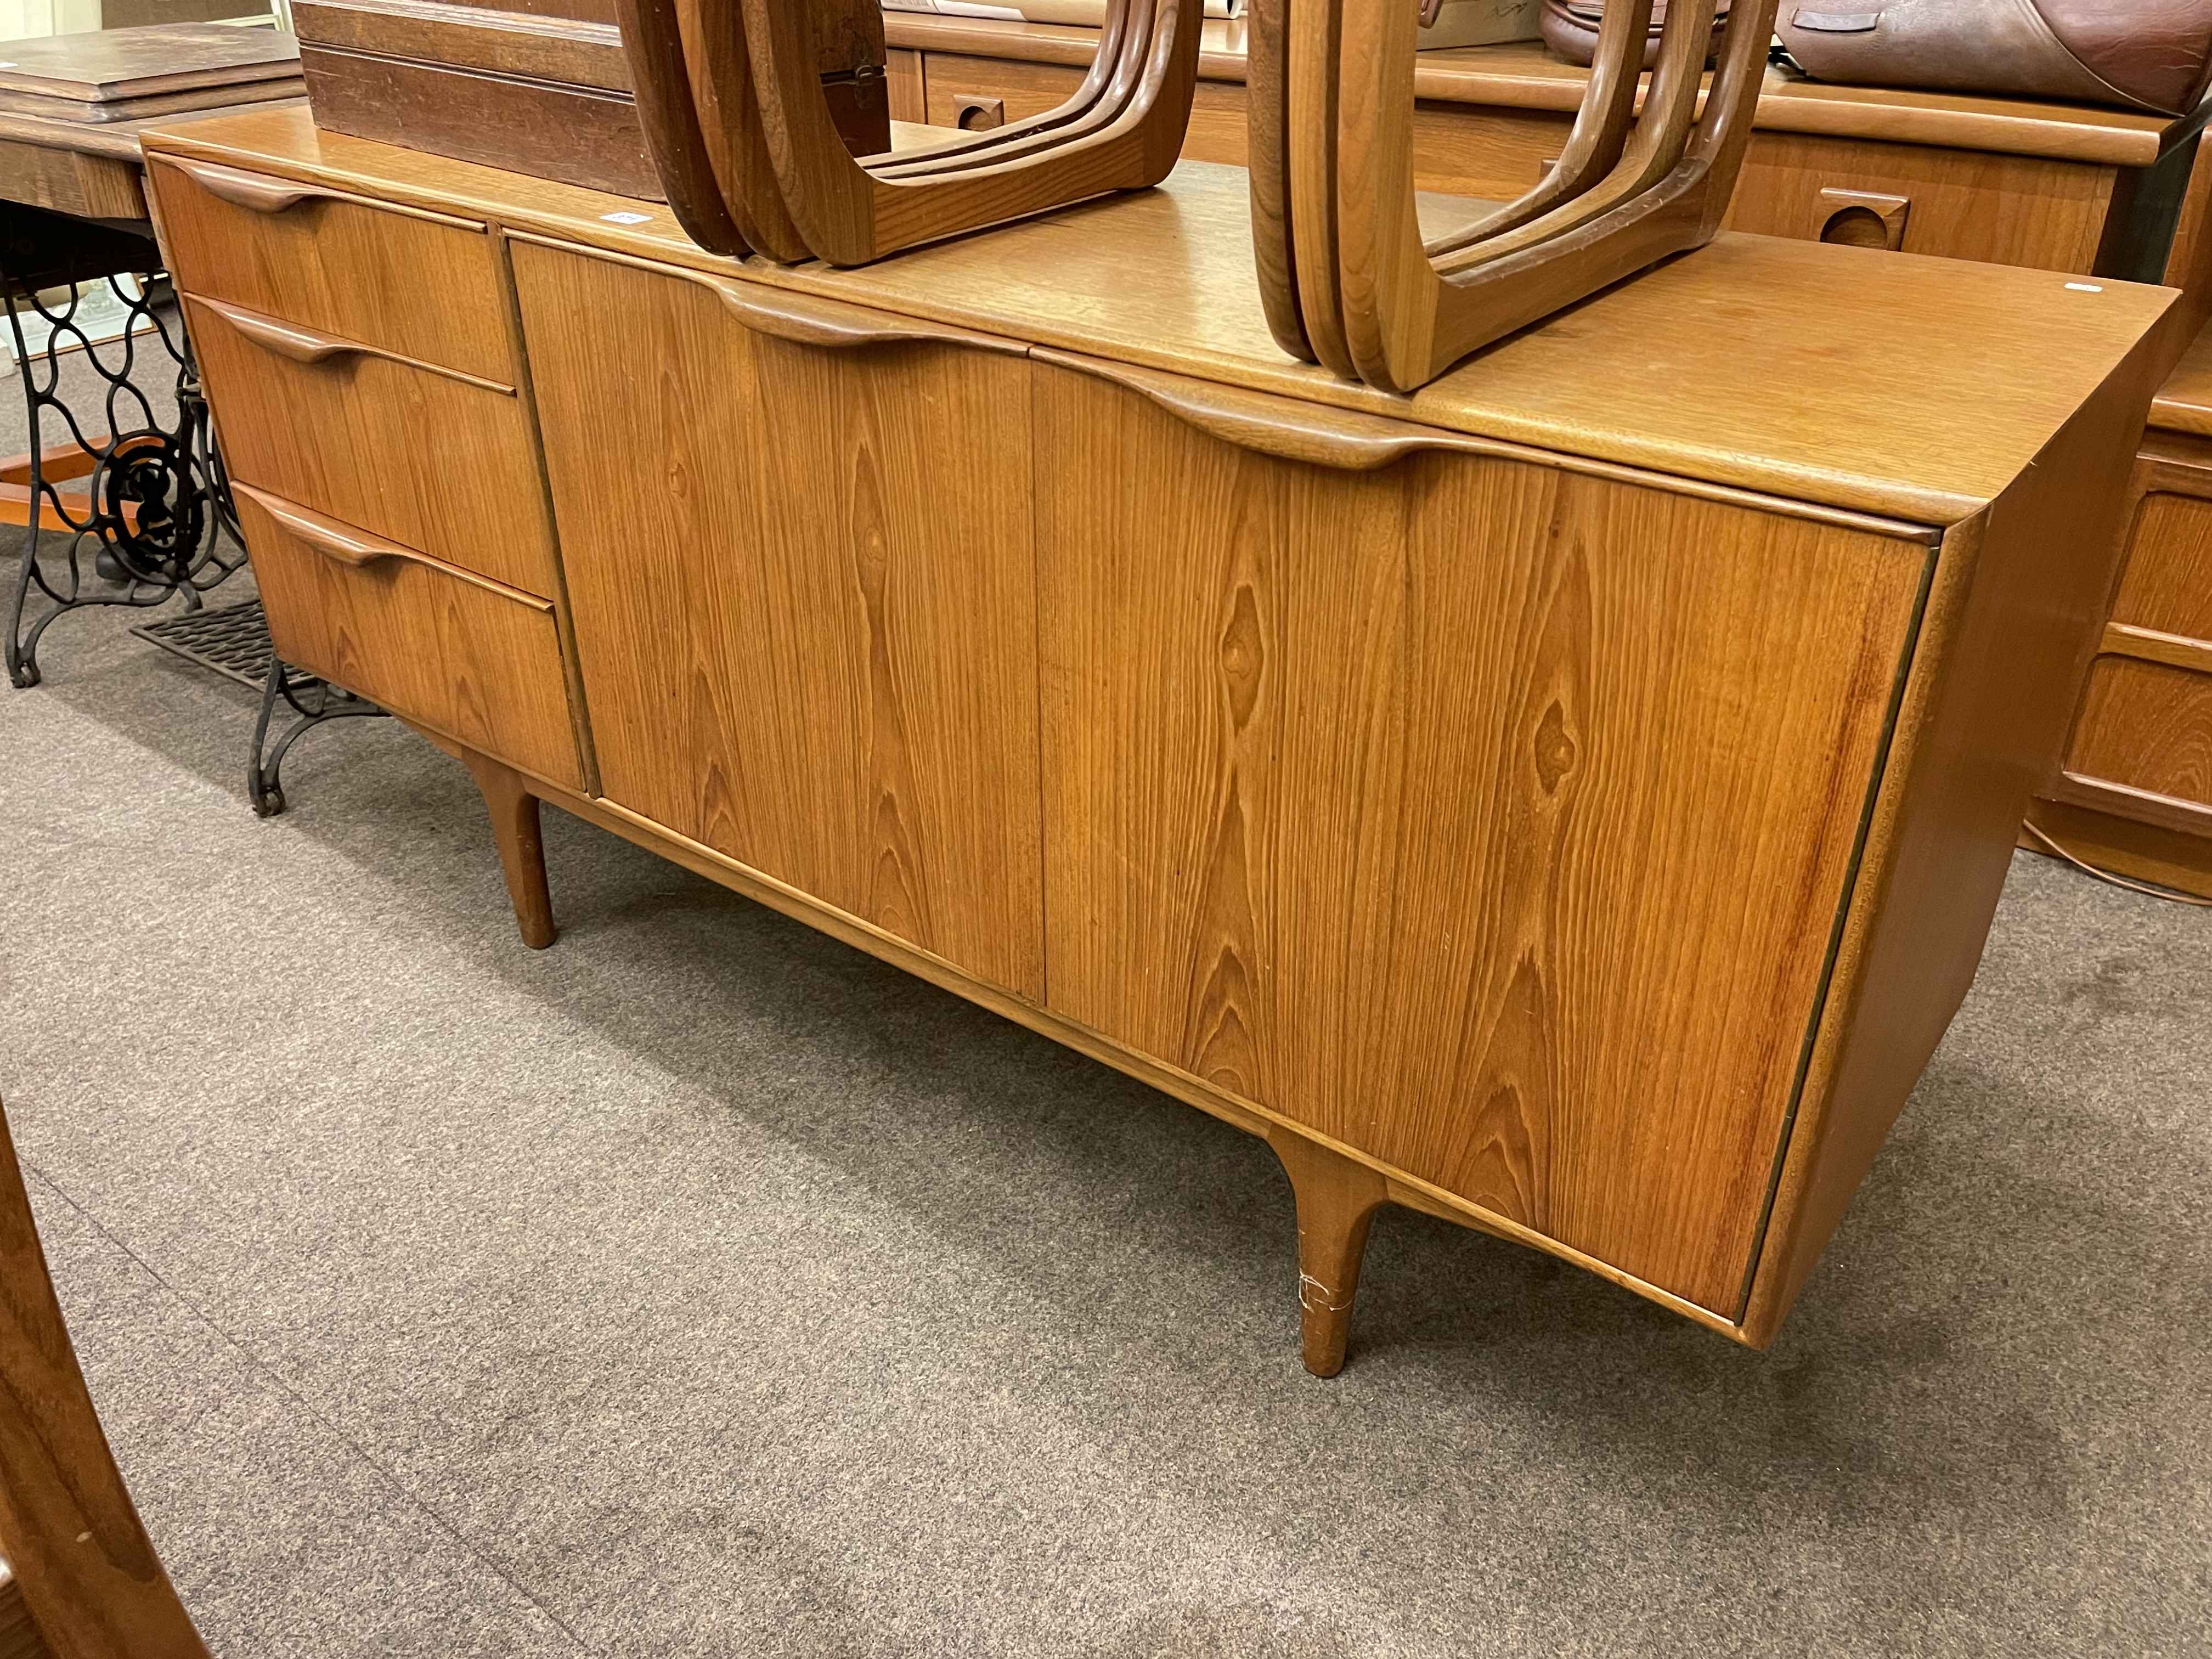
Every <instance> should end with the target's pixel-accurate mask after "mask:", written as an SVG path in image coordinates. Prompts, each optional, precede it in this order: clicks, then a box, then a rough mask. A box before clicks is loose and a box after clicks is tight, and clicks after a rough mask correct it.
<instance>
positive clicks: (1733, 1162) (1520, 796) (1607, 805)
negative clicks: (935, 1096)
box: [1036, 365, 1929, 1313]
mask: <svg viewBox="0 0 2212 1659" xmlns="http://www.w3.org/2000/svg"><path fill="white" fill-rule="evenodd" d="M1036 409H1037V421H1036V445H1037V451H1036V453H1037V455H1038V458H1039V468H1040V471H1039V476H1040V480H1041V483H1040V486H1039V499H1038V531H1039V533H1038V542H1039V556H1040V605H1039V614H1040V618H1041V623H1042V657H1043V663H1044V671H1045V678H1046V688H1047V690H1046V710H1045V765H1046V777H1045V782H1046V802H1047V805H1046V825H1047V836H1046V890H1047V938H1048V955H1049V960H1050V962H1051V973H1052V981H1051V982H1052V997H1051V1006H1053V1008H1054V1010H1055V1011H1057V1012H1062V1013H1065V1014H1066V1015H1067V1016H1069V1017H1070V1018H1074V1019H1077V1020H1079V1021H1081V1022H1083V1023H1085V1024H1088V1025H1091V1026H1094V1027H1096V1028H1097V1029H1098V1030H1102V1031H1103V1032H1105V1033H1107V1034H1108V1035H1109V1036H1114V1037H1115V1038H1118V1039H1119V1040H1121V1041H1122V1042H1127V1043H1129V1044H1130V1045H1132V1046H1133V1047H1135V1048H1139V1049H1141V1050H1143V1051H1144V1052H1146V1053H1147V1054H1155V1055H1158V1056H1159V1057H1160V1058H1162V1059H1164V1060H1169V1061H1170V1062H1171V1063H1172V1064H1175V1065H1176V1066H1182V1067H1184V1068H1185V1069H1187V1070H1188V1071H1191V1072H1193V1073H1196V1074H1198V1075H1199V1076H1200V1077H1203V1078H1205V1079H1208V1080H1209V1081H1212V1082H1213V1083H1215V1084H1217V1085H1219V1086H1221V1087H1223V1088H1225V1089H1227V1090H1229V1091H1231V1092H1233V1093H1236V1094H1238V1095H1240V1096H1243V1097H1247V1098H1250V1099H1253V1100H1256V1101H1258V1102H1260V1103H1262V1104H1264V1105H1267V1107H1269V1108H1271V1109H1274V1110H1277V1111H1279V1112H1281V1113H1283V1114H1285V1115H1287V1116H1289V1117H1291V1118H1293V1119H1295V1120H1296V1121H1299V1122H1302V1123H1304V1124H1307V1125H1310V1127H1314V1128H1315V1129H1316V1130H1319V1131H1321V1132H1322V1133H1325V1134H1327V1135H1328V1136H1331V1137H1333V1138H1334V1139H1338V1140H1340V1141H1342V1142H1344V1143H1345V1144H1346V1145H1348V1146H1352V1147H1355V1148H1357V1149H1358V1150H1360V1151H1363V1152H1368V1153H1370V1154H1372V1155H1374V1156H1376V1157H1377V1158H1382V1159H1383V1160H1385V1161H1387V1162H1388V1163H1389V1164H1392V1165H1393V1166H1395V1167H1396V1168H1399V1169H1401V1170H1406V1171H1407V1172H1408V1173H1410V1174H1413V1175H1415V1176H1419V1177H1420V1178H1422V1179H1423V1180H1425V1181H1430V1182H1434V1183H1436V1184H1437V1185H1438V1186H1441V1187H1443V1188H1447V1189H1449V1191H1451V1192H1454V1193H1456V1194H1460V1195H1461V1196H1462V1197H1465V1198H1467V1199H1468V1200H1472V1201H1474V1202H1475V1203H1477V1204H1480V1205H1481V1206H1484V1207H1485V1208H1486V1209H1488V1210H1490V1211H1491V1212H1493V1213H1495V1214H1498V1215H1500V1216H1503V1217H1505V1218H1509V1219H1511V1220H1513V1221H1516V1222H1518V1223H1521V1224H1522V1225H1526V1226H1528V1227H1531V1228H1534V1229H1535V1230H1536V1231H1540V1232H1542V1233H1545V1234H1547V1236H1549V1237H1553V1238H1555V1239H1557V1240H1559V1242H1561V1243H1566V1244H1569V1245H1571V1246H1572V1247H1574V1248H1575V1249H1579V1250H1583V1251H1585V1252H1587V1253H1589V1255H1594V1256H1595V1257H1598V1258H1599V1259H1601V1260H1602V1261H1606V1262H1608V1263H1610V1264H1612V1265H1613V1266H1614V1267H1619V1268H1620V1269H1622V1270H1623V1271H1625V1272H1627V1273H1633V1274H1635V1275H1636V1276H1638V1278H1641V1279H1645V1280H1648V1281H1650V1283H1653V1284H1655V1285H1660V1286H1661V1287H1662V1288H1664V1289H1666V1290H1668V1291H1673V1292H1674V1293H1675V1294H1677V1295H1680V1296H1682V1297H1686V1298H1688V1299H1690V1300H1692V1301H1694V1302H1697V1303H1699V1304H1701V1305H1703V1306H1705V1307H1708V1308H1712V1309H1727V1310H1729V1311H1730V1312H1731V1313H1732V1312H1733V1310H1734V1309H1735V1306H1736V1305H1737V1304H1738V1303H1739V1301H1740V1298H1741V1293H1742V1285H1743V1280H1744V1274H1745V1272H1746V1269H1747V1263H1748V1261H1749V1259H1750V1252H1751V1248H1752V1244H1753V1237H1754V1235H1755V1232H1756V1229H1757V1226H1758V1223H1759V1218H1760V1216H1761V1215H1762V1214H1763V1213H1764V1210H1765V1201H1766V1197H1767V1193H1768V1188H1769V1185H1770V1182H1771V1176H1772V1171H1773V1168H1774V1161H1775V1156H1776V1150H1777V1146H1778V1136H1779V1133H1780V1131H1781V1127H1782V1124H1783V1122H1784V1118H1785V1115H1786V1114H1787V1112H1788V1110H1789V1108H1790V1098H1791V1093H1792V1091H1793V1088H1794V1086H1795V1083H1796V1077H1797V1073H1798V1070H1799V1067H1800V1065H1801V1061H1802V1054H1803V1052H1804V1048H1805V1044H1806V1042H1807V1039H1808V1031H1809V1029H1810V1021H1811V1018H1812V1015H1813V1011H1814V1005H1815V1002H1816V1000H1817V999H1818V995H1819V988H1820V982H1821V977H1822V973H1823V970H1824V968H1825V965H1826V961H1827V957H1828V951H1829V948H1830V945H1831V941H1832V936H1833V933H1834V927H1835V923H1836V918H1837V915H1838V906H1839V904H1840V902H1841V899H1842V896H1843V893H1844V888H1845V886H1846V883H1847V880H1848V877H1849V872H1850V862H1851V857H1852V853H1853V849H1854V846H1855V843H1856V840H1857V833H1858V830H1859V827H1860V824H1861V822H1862V819H1863V813H1864V811H1865V807H1866V804H1867V800H1868V796H1869V785H1870V781H1871V779H1872V777H1873V775H1874V772H1875V762H1876V757H1877V756H1878V755H1879V753H1880V751H1881V745H1882V743H1883V739H1884V736H1885V732H1886V729H1887V721H1888V720H1889V718H1890V715H1891V713H1892V710H1893V706H1894V697H1895V692H1896V688H1897V685H1898V682H1899V672H1900V667H1901V662H1902V658H1903V653H1904V651H1905V644H1906V641H1907V640H1908V638H1909V636H1910V635H1911V629H1912V625H1913V622H1914V618H1915V617H1916V614H1917V605H1918V604H1919V600H1920V597H1921V594H1922V591H1923V576H1924V574H1925V570H1926V567H1927V563H1928V559H1929V551H1928V549H1927V548H1926V547H1925V546H1924V545H1923V544H1919V543H1916V542H1912V541H1909V540H1899V539H1896V538H1885V537H1881V536H1877V535H1874V534H1871V533H1868V532H1861V531H1857V530H1851V529H1846V528H1842V527H1838V526H1830V525H1822V524H1816V523H1812V522H1809V521H1808V520H1802V519H1798V518H1795V517H1789V516H1783V515H1779V514H1775V513H1766V512H1762V511H1758V510H1754V509H1753V508H1750V507H1745V506H1741V505H1735V504H1730V503H1723V502H1717V501H1699V500H1693V499H1691V498H1689V497H1686V496H1683V495H1676V494H1674V493H1671V492H1668V491H1664V490H1661V489H1654V488H1649V487H1643V486H1639V485H1636V484H1633V483H1623V482H1620V481H1616V480H1611V479H1606V478H1598V477H1584V476H1578V475H1573V474H1569V473H1566V472H1562V471H1557V470H1554V469H1552V468H1549V467H1547V466H1543V465H1536V464H1533V463H1530V462H1527V461H1522V460H1512V459H1492V458H1480V457H1473V456H1468V455H1456V454H1434V453H1431V454H1427V455H1424V456H1421V457H1419V458H1417V459H1411V460H1407V461H1403V462H1401V463H1399V464H1398V465H1394V466H1390V467H1387V468H1384V469H1383V470H1381V471H1375V472H1369V473H1356V472H1346V471H1335V470H1331V469H1327V468H1322V467H1317V466H1310V465H1303V464H1298V463H1293V462H1290V461H1284V460H1278V459H1271V458H1268V457H1265V456H1261V455H1259V454H1256V453H1251V452H1249V451H1246V450H1243V449H1239V448H1236V447H1231V446H1229V445H1227V444H1225V443H1223V442H1220V441H1217V440H1216V439H1214V438H1212V437H1209V436H1206V435H1203V434H1201V433H1200V432H1199V431H1197V430H1196V429H1194V428H1192V427H1189V426H1187V425H1185V424H1183V423H1182V422H1180V421H1178V420H1176V418H1174V417H1173V416H1170V415H1168V414H1167V413H1165V412H1164V411H1163V410H1160V409H1159V408H1158V407H1157V406H1155V405H1154V404H1151V403H1149V402H1146V401H1144V400H1142V399H1140V398H1138V397H1136V396H1134V395H1133V394H1131V393H1129V392H1125V391H1122V390H1121V389H1119V388H1115V387H1112V386H1107V385H1105V384H1103V383H1102V382H1100V381H1098V380H1093V379H1091V378H1089V377H1087V376H1084V375H1080V374H1073V373H1071V372H1067V371H1065V370H1062V369H1059V368H1054V367H1049V366H1045V365H1040V366H1039V367H1038V368H1037V371H1036ZM1103 455H1110V456H1113V457H1114V458H1115V465H1111V466H1102V465H1095V464H1080V463H1079V458H1090V457H1097V456H1103ZM1062 458H1066V459H1065V462H1063V459H1062Z"/></svg>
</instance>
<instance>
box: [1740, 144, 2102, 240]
mask: <svg viewBox="0 0 2212 1659" xmlns="http://www.w3.org/2000/svg"><path fill="white" fill-rule="evenodd" d="M2117 178H2118V174H2117V173H2116V172H2115V170H2114V169H2112V167H2100V166H2099V165H2097V164H2096V163H2094V162H2090V161H2049V160H2045V159H2043V158H2040V157H2037V156H2032V155H1995V154H1992V153H1990V152H1989V151H1985V150H1967V149H1936V148H1934V147H1931V146H1929V145H1926V144H1887V143H1873V142H1870V141H1868V140H1864V139H1853V138H1821V137H1812V136H1810V135H1808V134H1804V133H1796V132H1759V133H1755V134H1753V137H1752V142H1751V148H1750V149H1749V150H1748V151H1747V152H1746V154H1745V156H1744V164H1743V174H1742V178H1741V182H1740V183H1739V184H1738V185H1737V187H1736V195H1735V205H1734V207H1733V208H1732V209H1731V210H1730V211H1729V217H1728V225H1729V229H1731V230H1747V231H1753V232H1756V233H1758V234H1760V235H1765V236H1791V237H1796V238H1797V239H1798V240H1802V241H1822V240H1827V241H1851V242H1857V243H1860V244H1863V245H1866V246H1891V247H1896V248H1899V249H1901V250H1902V251H1903V252H1906V253H1929V254H1935V255H1937V256H1939V257H1940V258H1947V259H1978V260H1981V261H1984V263H1987V264H2002V265H2027V266H2031V267H2033V268H2036V269H2039V270H2093V269H2094V268H2095V265H2096V263H2097V244H2098V241H2099V240H2100V237H2101V236H2102V235H2103V234H2104V228H2105V216H2106V209H2107V208H2108V207H2109V206H2110V204H2111V202H2112V189H2113V185H2114V182H2115V180H2116V179H2117Z"/></svg>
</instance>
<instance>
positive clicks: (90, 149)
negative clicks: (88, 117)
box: [0, 93, 307, 197]
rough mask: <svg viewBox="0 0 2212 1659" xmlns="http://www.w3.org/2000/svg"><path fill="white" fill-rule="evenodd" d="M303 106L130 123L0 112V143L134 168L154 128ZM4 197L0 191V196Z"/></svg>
mask: <svg viewBox="0 0 2212 1659" xmlns="http://www.w3.org/2000/svg"><path fill="white" fill-rule="evenodd" d="M258 109H298V110H301V111H303V112H304V111H305V110H306V109H307V95H306V94H304V93H303V94H301V95H300V96H298V97H296V98H279V99H264V100H259V101H258V102H254V103H250V104H224V105H221V106H217V107H216V108H212V109H196V110H191V111H188V112H184V113H181V114H173V115H148V116H143V117H141V118H138V119H137V120H130V121H96V122H95V121H64V120H58V119H55V118H52V117H51V116H44V115H9V114H8V113H6V112H0V141H12V142H14V143H19V144H35V145H37V146H38V147H39V148H40V149H58V150H68V151H70V152H71V153H72V154H75V155H99V156H104V157H106V159H107V160H109V161H128V162H130V163H131V165H132V166H134V167H135V166H137V164H138V162H139V160H140V154H139V149H138V138H139V135H140V134H141V133H144V132H148V131H152V130H154V129H155V128H161V129H163V130H165V131H166V130H167V129H170V128H174V127H180V126H183V125H185V123H186V122H189V121H205V120H209V119H211V118H215V117H217V116H225V115H237V114H242V113H244V112H246V111H248V110H258ZM6 194H7V192H6V191H5V190H4V189H0V197H4V196H5V195H6Z"/></svg>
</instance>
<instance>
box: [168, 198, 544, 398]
mask: <svg viewBox="0 0 2212 1659" xmlns="http://www.w3.org/2000/svg"><path fill="white" fill-rule="evenodd" d="M147 176H148V180H149V184H150V185H152V188H153V193H154V196H155V199H156V201H157V202H158V204H159V205H160V210H161V235H162V240H163V243H164V245H165V246H166V248H167V252H168V256H169V258H170V261H171V264H172V267H173V269H172V271H171V274H172V275H173V276H175V277H176V279H177V284H178V286H179V287H180V288H185V289H191V290H192V291H193V292H195V293H197V294H202V295H209V296H210V297H212V298H215V299H218V300H228V301H230V302H232V303H233V304H234V305H240V306H244V307H247V308H248V309H249V310H252V311H258V312H260V313H264V315H267V316H271V317H281V318H283V319H284V320H285V321H287V322H292V323H304V324H306V325H307V326H308V327H310V328H315V329H321V330H324V331H327V332H329V333H332V334H339V335H343V336H344V337H346V338H347V339H349V340H359V341H361V342H362V343H364V344H366V345H372V346H378V347H381V348H382V349H385V350H386V351H392V352H397V353H398V354H399V355H400V356H403V357H413V358H416V359H418V360H419V361H421V362H426V363H437V364H440V365H441V366H443V367H444V368H453V369H459V371H460V372H461V373H462V374H474V375H477V376H478V377H480V378H482V379H483V380H498V381H501V382H508V381H512V380H513V379H514V354H513V347H512V346H511V345H510V344H509V343H508V339H507V329H506V325H505V323H504V322H503V320H502V319H503V318H504V317H505V315H506V301H505V300H504V299H503V297H502V296H501V293H500V283H499V272H498V268H497V266H496V265H495V264H494V263H493V258H492V250H491V238H490V237H489V234H486V232H485V229H484V227H483V226H482V225H480V224H477V223H475V222H471V221H470V220H466V219H456V218H453V217H450V216H447V215H444V214H437V213H420V212H416V211H414V210H411V209H405V208H395V207H388V206H386V205H383V204H378V203H371V202H367V201H363V200H362V199H361V198H359V197H352V196H347V195H344V194H342V193H341V192H339V191H332V190H328V189H325V188H323V187H321V186H319V185H301V184H295V183H294V182H292V181H291V180H289V179H272V178H268V177H265V176H264V175H263V174H261V173H248V172H246V171H244V170H243V169H241V168H238V167H219V166H216V164H215V163H213V162H208V161H177V160H173V159H171V158H169V157H166V156H165V157H162V158H161V159H160V160H157V161H153V162H152V163H151V164H150V165H149V167H148V169H147Z"/></svg>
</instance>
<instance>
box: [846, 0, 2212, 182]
mask: <svg viewBox="0 0 2212 1659" xmlns="http://www.w3.org/2000/svg"><path fill="white" fill-rule="evenodd" d="M884 29H885V32H886V34H887V37H888V38H889V40H890V44H891V45H892V46H905V47H909V48H912V49H914V50H915V51H920V52H962V53H966V54H969V55H971V56H975V57H981V58H1013V59H1017V60H1018V61H1022V62H1026V63H1040V64H1077V65H1083V64H1089V63H1090V62H1091V58H1092V56H1093V55H1094V54H1095V52H1097V46H1098V32H1097V30H1096V29H1085V28H1072V27H1066V26H1064V25H1059V24H1052V23H1029V22H1014V21H998V20H993V19H986V18H973V17H951V16H941V15H933V14H931V13H927V12H905V11H895V12H886V13H884ZM1245 29H1246V24H1245V21H1244V20H1243V19H1242V18H1239V19H1236V20H1233V21H1225V20H1223V19H1220V18H1209V19H1207V20H1206V26H1205V28H1204V31H1203V34H1202V37H1201V52H1200V59H1199V74H1200V76H1201V77H1202V78H1204V79H1206V80H1210V81H1231V82H1242V81H1243V79H1244V57H1245ZM1588 81H1589V70H1586V69H1583V68H1581V67H1580V66H1578V65H1577V64H1570V63H1568V62H1567V61H1566V60H1565V58H1559V57H1556V56H1554V55H1553V53H1551V52H1547V51H1546V50H1545V48H1544V46H1543V44H1542V42H1541V41H1536V40H1516V41H1511V42H1509V43H1507V44H1505V45H1503V46H1460V47H1455V48H1452V49H1451V50H1449V51H1444V52H1423V53H1421V54H1420V58H1419V66H1418V67H1417V68H1416V69H1415V70H1414V71H1413V90H1414V92H1415V93H1416V94H1418V95H1419V96H1420V97H1423V98H1433V99H1436V100H1439V101H1441V102H1445V103H1464V104H1486V105H1491V106H1496V107H1499V108H1506V109H1543V110H1568V111H1571V110H1573V109H1574V108H1576V107H1577V106H1578V105H1579V104H1580V103H1581V101H1582V95H1583V86H1584V84H1585V83H1587V82H1588ZM2202 119H2203V117H2202V115H2201V114H2200V115H2199V116H2197V117H2194V118H2183V119H2176V118H2173V117H2172V116H2166V115H2148V114H2144V113H2142V112H2138V111H2130V110H2121V109H2100V108H2097V107H2094V106H2090V105H2086V104H2063V103H2055V102H2051V101H2048V100H2036V99H2026V98H1998V97H1983V96H1974V95H1966V94H1955V93H1941V92H1914V91H1911V90H1907V89H1905V88H1893V87H1843V86H1832V85H1830V84H1828V83H1826V82H1820V81H1812V80H1808V79H1807V78H1806V77H1805V76H1802V75H1798V74H1796V73H1794V72H1793V71H1790V70H1784V69H1770V70H1768V71H1767V76H1766V87H1765V92H1764V94H1762V95H1761V97H1760V99H1759V115H1758V118H1757V122H1756V125H1759V126H1761V127H1765V128H1769V129H1771V130H1772V131H1778V132H1806V133H1819V134H1825V135H1826V136H1827V137H1836V138H1871V139H1878V140H1882V141H1885V142H1888V143H1916V144H1939V145H1942V146H1945V147H1947V148H1949V149H1981V150H1994V151H1996V152H1998V153H2000V154H2003V155H2041V156H2048V157H2051V158H2053V159H2056V160H2059V161H2099V162H2103V163H2105V164H2106V165H2108V166H2112V167H2148V165H2150V163H2151V162H2153V161H2156V160H2157V159H2158V156H2159V154H2160V151H2161V150H2163V149H2165V148H2166V146H2167V145H2169V144H2172V143H2179V141H2180V140H2181V139H2182V138H2184V137H2187V135H2188V134H2190V133H2191V132H2193V131H2196V130H2197V125H2199V123H2200V122H2201V121H2202Z"/></svg>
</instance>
